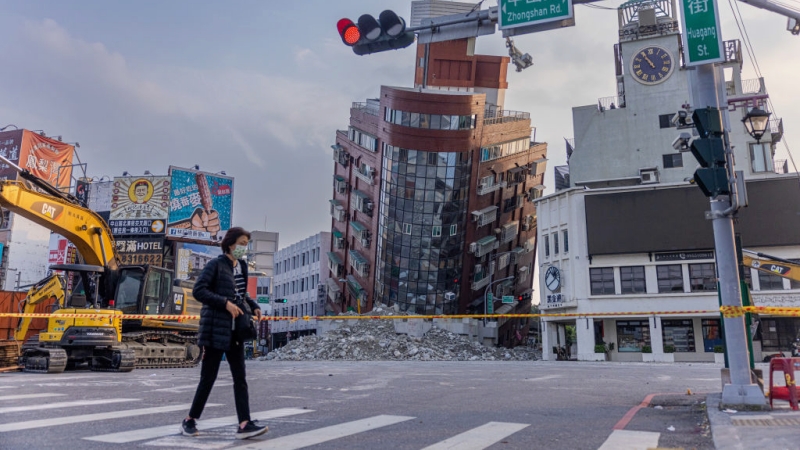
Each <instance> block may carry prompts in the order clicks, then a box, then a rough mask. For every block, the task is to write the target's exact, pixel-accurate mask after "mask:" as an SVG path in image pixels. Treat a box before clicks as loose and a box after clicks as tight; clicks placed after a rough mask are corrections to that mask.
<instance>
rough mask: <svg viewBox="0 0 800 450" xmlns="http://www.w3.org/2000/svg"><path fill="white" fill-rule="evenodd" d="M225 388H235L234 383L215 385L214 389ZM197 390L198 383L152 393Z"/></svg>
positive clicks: (157, 390) (155, 390)
mask: <svg viewBox="0 0 800 450" xmlns="http://www.w3.org/2000/svg"><path fill="white" fill-rule="evenodd" d="M225 386H233V383H214V387H225ZM193 389H197V383H195V384H186V385H183V386H173V387H168V388H161V389H153V391H152V392H175V393H178V392H182V391H188V390H193Z"/></svg>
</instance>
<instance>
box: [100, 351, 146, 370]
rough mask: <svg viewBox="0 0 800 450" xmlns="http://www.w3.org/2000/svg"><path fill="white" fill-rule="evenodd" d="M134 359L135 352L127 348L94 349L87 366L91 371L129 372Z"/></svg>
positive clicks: (132, 366)
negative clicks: (89, 363) (90, 362)
mask: <svg viewBox="0 0 800 450" xmlns="http://www.w3.org/2000/svg"><path fill="white" fill-rule="evenodd" d="M135 360H136V355H135V353H134V352H133V350H129V349H127V348H117V347H112V348H101V349H95V351H94V353H93V354H92V364H91V365H90V366H89V368H90V370H91V371H92V372H130V371H131V370H133V368H134V361H135Z"/></svg>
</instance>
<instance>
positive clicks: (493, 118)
mask: <svg viewBox="0 0 800 450" xmlns="http://www.w3.org/2000/svg"><path fill="white" fill-rule="evenodd" d="M530 118H531V113H527V112H523V111H508V110H504V109H487V110H486V111H484V115H483V124H484V125H492V124H495V123H506V122H517V121H519V120H530Z"/></svg>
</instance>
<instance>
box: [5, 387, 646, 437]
mask: <svg viewBox="0 0 800 450" xmlns="http://www.w3.org/2000/svg"><path fill="white" fill-rule="evenodd" d="M64 396H65V394H60V393H37V394H18V395H5V396H0V414H7V415H6V416H5V417H3V418H4V419H8V418H9V417H11V415H10V414H11V413H23V412H36V413H41V414H37V415H36V416H35V417H37V418H36V419H34V420H21V421H16V422H10V423H0V441H2V440H3V435H4V433H12V432H18V431H23V430H42V431H41V432H42V433H44V432H50V433H58V432H59V429H58V428H54V427H59V426H62V425H72V424H81V423H87V424H88V423H94V426H92V427H81V428H76V427H67V428H63V429H64V430H68V432H69V436H70V438H69V439H70V440H71V441H70V442H71V444H69V445H66V446H65V448H76V447H77V445H76V441H83V442H84V443H85V444H83V445H81V446H85V445H88V444H89V443H97V444H99V445H102V447H90V448H103V449H106V448H120V449H123V448H131V447H132V446H141V445H144V446H148V447H150V446H156V447H170V448H174V447H181V448H189V449H212V448H235V449H236V450H278V449H280V450H294V449H303V448H309V447H314V446H319V445H322V444H329V445H331V447H320V448H341V447H337V446H341V445H346V444H343V442H346V441H343V440H344V439H346V438H353V437H356V438H357V437H358V436H359V435H361V434H368V433H370V432H373V431H376V430H387V431H391V432H393V433H397V432H398V430H400V432H403V433H405V432H406V431H407V432H409V433H417V432H419V429H420V427H419V426H418V425H417V423H422V421H417V420H415V419H418V418H417V417H414V416H409V415H391V414H379V415H371V416H367V417H356V418H355V420H344V421H342V420H336V417H331V416H330V415H328V413H321V412H319V411H316V410H313V409H309V408H303V407H285V408H275V409H268V410H263V411H258V412H254V413H252V414H251V417H252V418H253V419H254V420H259V421H261V422H262V423H263V422H266V423H267V424H268V425H270V426H271V427H272V428H273V430H271V431H270V433H269V434H267V435H266V436H264V437H263V438H256V439H253V440H250V441H235V440H234V439H233V434H234V430H235V426H236V423H237V422H238V421H237V417H236V416H235V415H228V416H223V417H213V414H214V412H215V411H218V409H216V407H219V406H223V405H221V404H218V403H209V404H207V405H206V406H207V407H208V409H207V410H206V415H211V416H212V418H209V419H204V420H198V422H197V427H198V429H200V430H201V435H200V436H199V437H191V436H182V435H180V431H179V429H180V418H182V417H183V415H184V414H185V412H186V411H187V410H188V409H189V407H190V406H191V405H190V404H189V403H180V404H166V405H160V406H150V407H143V408H136V407H132V406H133V405H135V403H137V402H141V401H143V400H142V399H136V398H116V399H79V400H74V401H63V400H64V399H63V398H62V397H64ZM50 398H52V399H54V400H55V401H54V402H52V403H47V401H46V400H42V399H50ZM31 399H33V400H37V401H40V402H37V403H36V404H29V403H27V401H28V400H31ZM18 400H24V401H20V402H17V401H18ZM98 405H114V406H113V408H115V410H113V411H106V412H94V411H96V409H94V408H93V407H94V406H98ZM142 406H143V405H142ZM229 406H232V405H229ZM81 407H83V408H88V410H89V411H90V412H88V413H86V414H80V413H76V411H78V412H80V410H79V408H81ZM106 409H107V408H106ZM63 411H68V412H69V413H68V414H64V413H63ZM48 412H51V414H52V415H53V417H49V418H39V417H40V415H44V414H47V413H48ZM175 413H179V414H175ZM141 416H147V417H152V419H147V420H141V419H140V420H138V421H137V422H135V423H137V424H147V423H148V422H150V423H151V424H152V425H155V426H150V427H143V428H136V429H128V430H124V431H116V432H112V433H103V434H91V432H90V431H88V430H98V429H102V428H104V424H106V423H108V424H109V425H110V426H112V427H116V429H117V430H119V424H120V423H124V422H119V421H118V422H112V421H114V420H116V419H126V418H132V417H141ZM29 417H30V416H29ZM1 421H2V420H0V422H1ZM272 421H274V422H272ZM282 421H286V422H282ZM315 422H325V425H324V426H318V425H316V424H315ZM165 423H167V425H164V424H165ZM282 423H284V424H285V425H279V424H282ZM289 424H291V426H292V427H291V428H290V429H291V432H290V434H285V435H281V434H280V433H281V431H284V432H285V430H287V429H288V428H285V426H286V427H288V426H289ZM476 425H477V426H474V427H472V428H469V429H460V428H459V427H458V425H457V424H454V426H452V427H446V428H439V427H437V428H436V429H434V430H431V429H428V430H427V431H426V433H425V434H426V435H428V436H433V437H431V439H430V441H431V442H425V443H422V444H420V445H419V448H420V449H421V450H451V449H459V450H483V449H488V448H490V447H492V448H499V447H493V446H495V445H496V444H498V443H500V442H503V443H504V444H505V443H507V442H508V441H507V440H508V439H509V438H511V437H512V436H513V435H515V434H516V433H519V432H521V431H523V430H525V429H526V428H529V427H531V426H532V424H528V423H514V422H499V421H487V422H484V423H482V424H476ZM397 427H400V428H397ZM110 429H112V430H113V429H114V428H110ZM80 430H86V431H87V432H86V434H91V435H81V431H80ZM529 433H530V432H529ZM11 436H13V435H11ZM372 436H373V437H374V434H373V435H372ZM524 436H525V438H524V439H530V438H531V437H530V436H528V435H524ZM61 438H63V437H61ZM522 439H523V438H522V437H521V436H517V439H516V441H515V442H516V444H517V446H507V447H506V448H524V447H520V445H522V446H524V445H526V444H525V442H528V443H530V441H527V440H522ZM658 439H659V433H645V432H635V431H626V430H615V431H614V432H613V433H611V435H610V436H609V437H608V439H607V440H606V441H605V443H604V444H603V445H602V446H601V447H600V448H599V450H607V449H608V450H611V449H613V450H646V449H648V448H654V447H657V446H658ZM62 442H67V441H62ZM420 442H422V441H420ZM97 444H95V445H97ZM87 448H89V447H87ZM314 448H317V447H314ZM404 448H407V447H404Z"/></svg>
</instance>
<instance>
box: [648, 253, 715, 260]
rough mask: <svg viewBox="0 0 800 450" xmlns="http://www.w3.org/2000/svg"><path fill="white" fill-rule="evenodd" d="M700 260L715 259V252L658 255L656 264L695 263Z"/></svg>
mask: <svg viewBox="0 0 800 450" xmlns="http://www.w3.org/2000/svg"><path fill="white" fill-rule="evenodd" d="M698 259H714V252H713V251H706V252H670V253H656V262H659V261H695V260H698Z"/></svg>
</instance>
